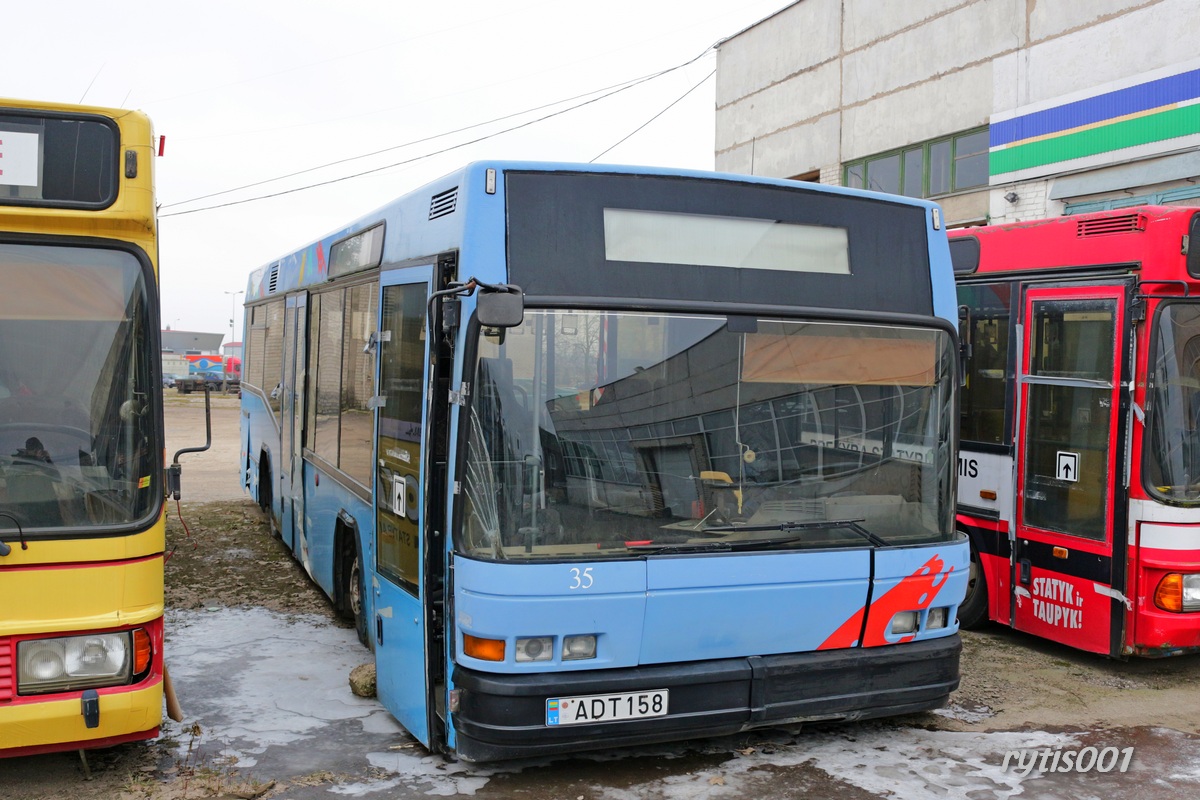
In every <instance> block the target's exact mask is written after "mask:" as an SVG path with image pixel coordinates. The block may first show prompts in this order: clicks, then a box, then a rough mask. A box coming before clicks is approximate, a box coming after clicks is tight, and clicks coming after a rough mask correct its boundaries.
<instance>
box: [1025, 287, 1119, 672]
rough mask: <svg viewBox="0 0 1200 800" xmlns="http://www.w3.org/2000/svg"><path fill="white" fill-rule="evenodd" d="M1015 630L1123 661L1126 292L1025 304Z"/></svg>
mask: <svg viewBox="0 0 1200 800" xmlns="http://www.w3.org/2000/svg"><path fill="white" fill-rule="evenodd" d="M1023 304H1024V314H1023V341H1021V342H1020V348H1021V351H1020V353H1021V354H1020V359H1019V361H1018V364H1019V366H1020V373H1019V391H1018V400H1019V406H1018V414H1019V417H1018V420H1019V424H1020V428H1019V430H1018V436H1017V465H1018V466H1017V490H1018V494H1017V508H1016V519H1015V526H1016V530H1015V537H1016V538H1015V541H1014V543H1013V569H1014V574H1013V594H1014V596H1013V598H1012V600H1013V606H1012V608H1013V616H1012V620H1013V626H1014V627H1015V628H1017V629H1018V630H1023V631H1028V632H1030V633H1033V634H1036V635H1038V636H1043V637H1045V638H1047V639H1052V640H1054V641H1058V642H1062V643H1064V644H1068V645H1071V646H1072V647H1078V648H1081V649H1084V650H1088V651H1090V652H1093V653H1112V654H1113V655H1117V654H1119V653H1120V648H1121V644H1122V636H1123V624H1124V619H1125V613H1124V612H1125V608H1124V607H1123V598H1124V594H1123V593H1124V590H1125V567H1124V555H1125V550H1126V545H1125V539H1126V535H1125V530H1124V526H1125V522H1124V518H1125V515H1124V514H1123V513H1118V509H1120V508H1122V507H1123V505H1118V504H1117V503H1116V502H1115V501H1116V499H1117V498H1118V496H1120V495H1123V492H1124V489H1123V486H1122V484H1123V481H1122V480H1120V477H1119V476H1120V475H1121V474H1122V472H1123V470H1124V465H1125V455H1124V453H1125V448H1124V437H1125V431H1124V424H1123V423H1122V419H1121V416H1120V413H1119V412H1120V409H1121V365H1122V363H1123V361H1124V360H1125V353H1126V347H1127V345H1126V343H1125V342H1126V337H1125V335H1124V333H1123V331H1124V330H1125V320H1124V316H1125V287H1124V286H1089V287H1057V288H1029V289H1027V290H1026V293H1025V297H1024V298H1023Z"/></svg>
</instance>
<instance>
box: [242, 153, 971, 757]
mask: <svg viewBox="0 0 1200 800" xmlns="http://www.w3.org/2000/svg"><path fill="white" fill-rule="evenodd" d="M956 324H957V306H956V299H955V288H954V281H953V277H952V271H951V266H950V257H949V249H948V246H947V243H946V236H945V231H944V230H942V224H941V219H940V210H939V209H938V207H937V206H935V205H933V204H930V203H926V202H922V201H917V200H912V199H907V198H899V197H891V196H886V195H880V194H874V193H868V192H859V191H852V190H846V189H840V188H836V187H828V186H821V185H817V184H810V183H801V182H794V181H786V180H771V179H763V178H756V177H748V176H737V175H726V174H716V173H704V172H691V171H675V170H665V169H647V168H617V167H612V166H600V165H574V164H545V163H516V162H492V163H488V162H483V163H475V164H471V165H469V166H467V167H465V168H464V169H462V170H461V171H459V172H455V173H453V174H450V175H448V176H446V177H444V178H442V179H440V180H437V181H435V182H433V183H431V184H429V185H427V186H424V187H422V188H420V189H418V190H416V191H414V192H412V193H410V194H407V195H405V196H403V197H401V198H400V199H398V200H396V201H395V202H393V203H391V204H389V205H387V206H385V207H383V208H381V209H379V210H378V211H376V212H374V213H372V214H369V215H367V216H365V217H363V218H361V219H359V220H357V221H355V222H353V223H352V224H350V225H348V226H347V227H345V228H343V229H341V230H338V231H336V232H334V233H331V234H329V235H328V236H325V237H323V238H321V239H319V240H316V241H314V242H312V243H311V244H308V245H306V246H305V247H303V248H301V249H299V250H297V251H295V252H293V253H289V254H287V255H285V256H283V257H282V258H280V259H279V260H277V261H273V262H271V263H269V264H267V265H265V266H263V267H262V268H260V269H257V270H255V271H254V272H252V273H251V275H250V278H249V283H248V286H247V289H246V325H245V330H246V332H247V335H246V337H245V353H244V362H243V372H242V411H243V414H242V431H241V436H242V442H241V453H242V455H241V458H242V468H243V469H244V471H245V485H246V488H247V490H248V491H249V493H250V495H251V496H252V497H253V498H255V499H256V500H257V502H258V503H259V504H260V505H261V507H262V508H263V510H264V511H265V512H266V514H267V515H268V517H269V518H270V520H271V524H272V525H273V527H274V528H275V529H276V530H277V532H278V534H279V535H280V536H281V537H282V539H283V541H284V542H285V543H286V544H287V546H289V547H290V548H291V550H292V552H293V553H294V554H295V557H296V558H297V559H298V560H299V562H300V563H301V564H303V566H304V568H305V570H307V572H308V574H309V575H311V576H312V579H313V580H314V581H315V582H316V583H317V584H319V585H320V586H321V588H322V589H323V590H324V591H325V592H326V593H327V594H328V596H329V598H330V599H331V601H332V603H333V604H334V606H335V607H336V608H337V609H338V610H339V611H340V612H341V613H342V614H344V615H345V616H346V617H347V618H348V619H353V620H354V621H355V623H356V625H357V628H358V632H359V636H360V637H361V638H362V640H363V642H364V643H365V644H366V645H367V646H368V647H370V648H371V649H372V650H373V651H374V658H375V664H376V668H377V681H378V692H379V697H380V699H381V701H382V702H383V704H384V705H385V706H386V707H387V709H388V710H389V711H390V712H391V713H392V714H393V715H394V716H395V717H396V718H397V720H399V722H400V723H401V724H402V725H403V726H404V727H405V728H406V729H407V730H408V731H409V732H410V733H411V734H412V735H413V736H414V737H416V738H417V739H418V740H420V742H421V743H422V744H424V745H425V746H426V747H428V748H429V749H430V750H431V751H435V752H436V751H443V752H447V753H450V754H453V755H455V756H456V757H458V758H461V759H464V760H468V761H491V760H499V759H508V758H520V757H526V756H531V755H539V756H541V755H546V754H554V753H566V752H573V751H580V750H593V749H597V748H603V747H613V746H636V745H642V744H647V743H652V742H662V741H670V740H680V739H687V738H693V737H700V736H711V735H724V734H728V733H733V732H737V731H743V730H746V729H750V728H754V727H760V726H771V725H779V724H795V723H803V722H806V721H814V720H856V719H864V718H869V717H878V716H883V715H891V714H899V713H908V712H914V711H921V710H927V709H932V708H936V707H938V706H941V705H943V704H944V703H945V702H946V701H947V698H948V696H949V694H950V693H951V692H952V691H953V690H954V689H955V688H957V686H958V681H959V671H958V669H959V668H958V664H959V654H960V650H961V642H960V639H959V636H958V623H957V611H958V606H959V604H960V602H961V601H962V599H963V596H964V593H965V591H966V584H967V575H968V567H969V555H968V548H967V543H966V541H965V539H963V538H962V537H961V536H959V535H958V534H957V533H956V532H955V528H954V492H955V480H956V470H955V449H956V435H957V428H958V425H957V418H956V415H957V406H956V404H957V385H958V379H957V375H958V371H959V353H958V348H957V331H956Z"/></svg>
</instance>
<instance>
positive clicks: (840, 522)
mask: <svg viewBox="0 0 1200 800" xmlns="http://www.w3.org/2000/svg"><path fill="white" fill-rule="evenodd" d="M865 521H866V520H865V519H814V520H807V521H804V522H772V523H770V524H767V525H719V526H715V527H712V528H704V529H702V532H703V533H732V532H734V531H739V532H740V531H751V532H753V531H812V530H821V529H825V528H846V529H847V530H850V531H853V532H854V533H856V534H858V535H859V536H861V537H863V538H864V539H866V540H867V541H868V542H870V543H871V544H873V545H875V546H876V547H888V546H889V545H890V542H888V541H887V540H886V539H884V538H883V537H881V536H877V535H876V534H874V533H871V532H870V531H869V530H867V529H866V528H864V527H863V526H862V525H860V524H859V523H860V522H865ZM731 544H736V542H732V543H731Z"/></svg>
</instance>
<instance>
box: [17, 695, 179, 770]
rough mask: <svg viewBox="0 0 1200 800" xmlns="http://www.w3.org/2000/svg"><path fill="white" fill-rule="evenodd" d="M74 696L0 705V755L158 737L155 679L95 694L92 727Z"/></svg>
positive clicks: (159, 701)
mask: <svg viewBox="0 0 1200 800" xmlns="http://www.w3.org/2000/svg"><path fill="white" fill-rule="evenodd" d="M99 691H101V692H103V691H104V690H99ZM80 695H82V692H80V693H78V694H76V695H75V696H74V697H73V698H71V699H67V700H48V701H46V702H44V703H38V702H31V703H21V704H19V705H3V704H0V757H5V756H17V755H31V754H33V753H45V752H52V751H55V750H82V749H87V748H90V747H108V746H110V745H114V744H119V743H120V742H128V741H136V740H139V739H150V738H153V737H155V736H157V735H158V726H159V724H160V723H161V722H162V716H163V713H162V703H163V686H162V679H161V678H160V679H159V680H157V681H156V682H154V683H152V684H151V685H149V686H146V687H145V688H141V689H135V690H133V691H115V692H113V691H110V692H109V693H108V694H101V695H100V724H99V725H98V726H97V727H95V728H89V727H87V725H86V724H84V720H83V703H82V699H81V696H80Z"/></svg>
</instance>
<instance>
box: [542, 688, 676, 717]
mask: <svg viewBox="0 0 1200 800" xmlns="http://www.w3.org/2000/svg"><path fill="white" fill-rule="evenodd" d="M666 715H667V690H666V689H652V690H650V691H645V692H625V693H624V694H593V695H587V696H584V697H551V698H548V699H547V700H546V724H547V725H583V724H586V723H596V722H616V721H618V720H623V719H646V718H647V717H665V716H666Z"/></svg>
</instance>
